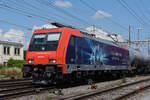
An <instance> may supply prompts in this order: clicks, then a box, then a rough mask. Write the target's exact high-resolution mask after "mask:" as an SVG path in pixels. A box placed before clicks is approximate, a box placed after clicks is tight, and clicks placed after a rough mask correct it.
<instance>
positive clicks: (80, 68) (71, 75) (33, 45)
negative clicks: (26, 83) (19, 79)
mask: <svg viewBox="0 0 150 100" xmlns="http://www.w3.org/2000/svg"><path fill="white" fill-rule="evenodd" d="M53 25H55V26H57V27H58V28H53V29H44V28H43V29H36V30H35V31H34V34H33V36H32V38H31V41H30V44H29V47H28V50H27V54H26V64H25V65H24V67H23V68H22V72H23V77H32V79H33V82H35V83H43V84H47V83H58V82H64V81H72V80H73V81H76V80H80V79H88V78H89V77H90V78H96V77H100V75H101V74H102V73H104V72H117V73H118V72H119V73H127V72H129V71H132V70H135V69H136V67H137V66H139V61H140V62H141V63H140V66H141V65H142V63H143V62H142V60H141V59H140V58H138V57H139V56H138V55H136V54H134V53H135V52H134V50H133V49H130V48H128V47H124V46H121V45H117V44H116V43H113V42H111V41H108V40H104V39H100V38H96V37H94V35H90V34H87V33H84V32H81V31H79V30H78V29H75V28H72V27H70V26H64V25H61V24H58V23H53ZM144 61H145V60H144ZM145 65H146V66H148V61H147V62H145ZM132 67H135V68H132Z"/></svg>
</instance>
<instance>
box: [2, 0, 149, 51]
mask: <svg viewBox="0 0 150 100" xmlns="http://www.w3.org/2000/svg"><path fill="white" fill-rule="evenodd" d="M82 1H83V2H81V1H80V0H0V36H1V38H0V39H4V38H7V39H9V40H12V41H13V40H15V39H16V40H17V39H20V40H23V37H22V36H23V35H25V49H26V48H27V46H26V44H27V43H28V41H29V40H30V37H31V35H32V31H33V30H27V28H31V29H33V27H35V26H42V25H46V24H49V23H51V22H53V21H57V22H60V23H64V24H68V25H72V26H75V27H76V28H82V29H85V28H86V27H88V26H90V25H95V26H96V27H97V28H102V29H103V30H106V31H108V32H112V33H117V34H120V35H122V36H123V37H124V38H125V39H128V26H129V25H131V31H132V35H131V36H132V40H137V29H136V28H139V27H141V28H143V30H142V31H140V39H141V40H145V39H146V38H148V37H150V36H149V35H150V33H149V31H150V24H149V21H150V17H149V16H150V8H149V4H150V1H149V0H82ZM84 2H86V3H87V4H89V5H90V6H92V8H94V10H93V9H91V8H89V7H88V6H87V5H85V4H83V3H84ZM119 2H121V3H124V2H125V3H126V4H127V7H128V8H131V9H132V10H131V9H130V12H131V13H132V14H133V15H132V14H131V13H129V11H128V10H127V8H124V7H123V6H122V5H121V4H120V3H119ZM62 12H63V13H62ZM66 12H67V13H66ZM100 14H102V15H100ZM68 15H69V16H68ZM70 16H71V17H70ZM135 16H137V18H136V17H135ZM74 17H75V18H74ZM137 19H138V20H137ZM1 20H2V21H7V22H9V23H14V24H17V25H22V26H26V27H27V28H22V27H17V26H15V25H10V24H6V23H4V22H2V21H1ZM112 21H113V23H112ZM114 22H115V23H117V24H119V25H121V26H123V27H125V28H121V27H120V26H119V25H116V24H114ZM14 33H15V34H16V35H15V34H14ZM11 35H12V36H11ZM19 36H21V37H19ZM23 41H24V40H23Z"/></svg>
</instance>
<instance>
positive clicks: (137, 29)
mask: <svg viewBox="0 0 150 100" xmlns="http://www.w3.org/2000/svg"><path fill="white" fill-rule="evenodd" d="M137 30H138V41H140V30H143V28H137Z"/></svg>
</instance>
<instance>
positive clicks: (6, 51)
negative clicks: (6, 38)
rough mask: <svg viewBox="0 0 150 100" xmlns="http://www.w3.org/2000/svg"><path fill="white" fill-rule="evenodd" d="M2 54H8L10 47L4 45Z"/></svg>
mask: <svg viewBox="0 0 150 100" xmlns="http://www.w3.org/2000/svg"><path fill="white" fill-rule="evenodd" d="M4 54H5V55H10V47H5V46H4Z"/></svg>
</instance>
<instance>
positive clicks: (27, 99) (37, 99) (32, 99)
mask: <svg viewBox="0 0 150 100" xmlns="http://www.w3.org/2000/svg"><path fill="white" fill-rule="evenodd" d="M148 77H150V76H136V77H130V78H126V80H127V82H126V83H130V82H134V81H138V80H141V79H145V78H148ZM116 85H118V86H119V85H121V80H115V81H114V80H113V81H107V82H100V83H97V87H98V88H100V89H104V88H105V89H106V88H111V87H113V86H116ZM89 88H90V86H89V85H83V86H76V87H72V88H66V89H62V93H63V95H70V94H74V93H81V92H85V91H90V90H91V89H89ZM149 93H150V92H149ZM57 96H58V95H55V94H53V93H49V92H45V93H42V94H37V95H30V96H24V97H20V98H15V99H12V100H50V98H52V97H57ZM130 100H132V99H130ZM133 100H139V99H133Z"/></svg>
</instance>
